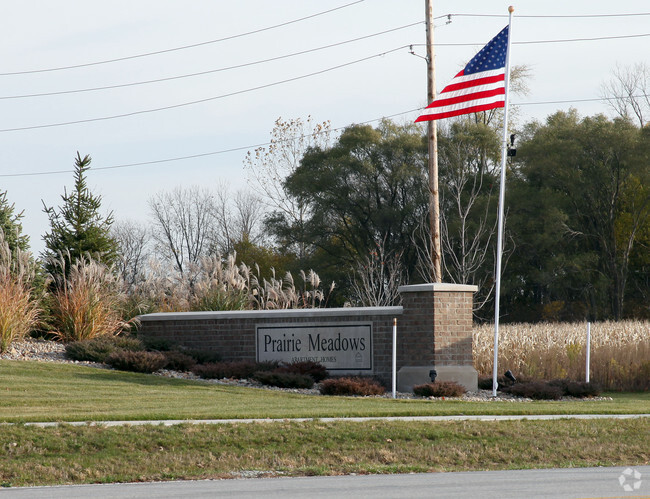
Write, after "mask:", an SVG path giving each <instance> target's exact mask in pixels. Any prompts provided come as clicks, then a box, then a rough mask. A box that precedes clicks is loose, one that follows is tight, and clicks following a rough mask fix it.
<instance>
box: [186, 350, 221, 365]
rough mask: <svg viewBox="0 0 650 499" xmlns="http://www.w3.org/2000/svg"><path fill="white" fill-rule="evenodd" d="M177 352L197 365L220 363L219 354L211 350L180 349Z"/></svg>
mask: <svg viewBox="0 0 650 499" xmlns="http://www.w3.org/2000/svg"><path fill="white" fill-rule="evenodd" d="M179 351H180V352H182V353H184V354H185V355H189V356H190V357H192V358H193V359H194V361H195V362H196V363H197V364H210V363H215V362H220V361H221V355H220V354H219V352H214V351H212V350H197V349H185V348H181V349H180V350H179Z"/></svg>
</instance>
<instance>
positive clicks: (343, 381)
mask: <svg viewBox="0 0 650 499" xmlns="http://www.w3.org/2000/svg"><path fill="white" fill-rule="evenodd" d="M385 391H386V389H385V388H384V387H383V386H382V385H381V383H379V382H378V381H377V380H374V379H371V378H361V377H348V378H330V379H326V380H324V381H323V382H322V383H321V385H320V393H321V395H364V396H366V395H382V394H383V393H384V392H385Z"/></svg>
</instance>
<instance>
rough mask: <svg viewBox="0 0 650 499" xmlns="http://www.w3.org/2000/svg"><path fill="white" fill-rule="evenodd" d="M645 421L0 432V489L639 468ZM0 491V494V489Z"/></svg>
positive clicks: (645, 457) (649, 425) (645, 453)
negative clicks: (255, 478) (248, 478)
mask: <svg viewBox="0 0 650 499" xmlns="http://www.w3.org/2000/svg"><path fill="white" fill-rule="evenodd" d="M649 431H650V422H648V419H647V418H639V419H627V420H613V419H603V420H597V421H586V420H567V419H563V420H558V421H530V420H528V421H527V420H522V421H500V422H478V421H452V422H409V423H403V422H383V421H374V422H372V423H355V422H333V423H324V422H321V421H310V422H303V423H299V422H281V423H253V424H245V423H238V424H229V425H196V426H195V425H180V426H173V427H164V426H134V427H128V426H127V427H102V426H80V427H72V426H69V425H63V426H57V427H50V428H34V427H27V426H23V425H10V426H5V427H3V428H2V429H1V431H0V449H2V450H3V452H2V453H0V486H4V487H9V486H26V485H48V484H62V483H108V482H127V481H128V482H131V481H152V480H175V479H207V478H234V477H241V476H275V475H288V476H299V475H338V474H348V473H364V474H365V473H409V472H439V471H466V470H495V469H526V468H549V467H584V466H635V465H639V464H647V463H648V461H649V460H650V451H649V450H648V447H647V435H648V433H649ZM0 494H1V492H0Z"/></svg>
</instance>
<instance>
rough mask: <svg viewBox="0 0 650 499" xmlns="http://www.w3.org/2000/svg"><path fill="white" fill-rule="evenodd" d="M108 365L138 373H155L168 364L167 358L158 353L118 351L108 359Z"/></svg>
mask: <svg viewBox="0 0 650 499" xmlns="http://www.w3.org/2000/svg"><path fill="white" fill-rule="evenodd" d="M106 363H107V364H108V365H109V366H111V367H112V368H114V369H119V370H121V371H133V372H137V373H153V372H156V371H157V370H158V369H162V368H163V367H165V365H166V364H167V358H166V357H165V356H164V355H163V354H161V353H156V352H143V351H140V352H131V351H129V350H116V351H115V352H113V353H112V354H110V355H109V356H108V357H106Z"/></svg>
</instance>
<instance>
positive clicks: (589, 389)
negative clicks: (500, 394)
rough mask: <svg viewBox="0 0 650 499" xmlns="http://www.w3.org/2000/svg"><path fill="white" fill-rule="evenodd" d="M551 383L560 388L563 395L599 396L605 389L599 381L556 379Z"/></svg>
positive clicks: (579, 396) (550, 383)
mask: <svg viewBox="0 0 650 499" xmlns="http://www.w3.org/2000/svg"><path fill="white" fill-rule="evenodd" d="M549 385H551V386H557V387H558V388H560V389H561V390H562V394H563V395H568V396H570V397H577V398H585V397H597V396H598V395H600V394H601V393H602V391H603V390H602V388H601V386H600V385H599V384H598V383H587V382H586V381H571V380H570V379H554V380H553V381H549Z"/></svg>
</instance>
